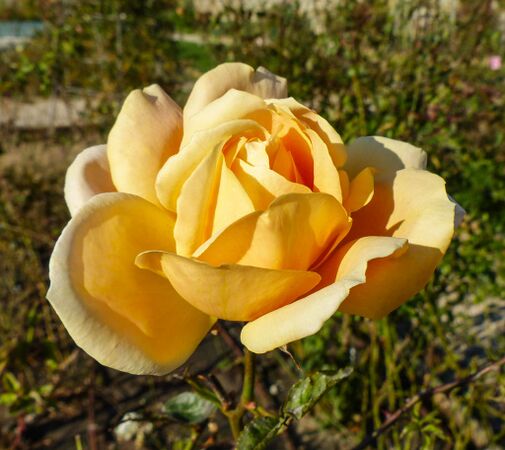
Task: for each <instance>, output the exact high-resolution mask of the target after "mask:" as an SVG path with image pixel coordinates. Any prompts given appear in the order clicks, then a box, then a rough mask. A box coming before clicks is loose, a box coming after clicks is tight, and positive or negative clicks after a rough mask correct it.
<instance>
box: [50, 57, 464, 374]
mask: <svg viewBox="0 0 505 450" xmlns="http://www.w3.org/2000/svg"><path fill="white" fill-rule="evenodd" d="M286 97H287V88H286V81H285V80H284V79H283V78H280V77H278V76H276V75H274V74H272V73H270V72H268V71H267V70H265V69H262V68H260V69H258V70H256V71H254V70H253V69H252V68H251V67H249V66H247V65H245V64H239V63H230V64H223V65H220V66H218V67H217V68H215V69H214V70H211V71H210V72H208V73H206V74H205V75H203V76H202V77H201V78H200V79H199V80H198V81H197V82H196V84H195V86H194V88H193V91H192V92H191V95H190V97H189V99H188V102H187V103H186V106H185V107H184V111H181V110H180V108H179V107H178V106H177V105H176V104H175V103H174V102H173V101H172V100H171V99H170V97H169V96H168V95H167V94H166V93H165V92H164V91H163V90H162V89H161V88H160V87H159V86H156V85H153V86H150V87H148V88H146V89H144V90H142V91H140V90H136V91H133V92H132V93H131V94H130V95H129V96H128V98H127V99H126V101H125V103H124V105H123V107H122V109H121V112H120V113H119V116H118V118H117V120H116V123H115V125H114V127H113V128H112V130H111V132H110V135H109V138H108V141H107V145H106V146H105V145H102V146H97V147H92V148H88V149H86V150H84V151H83V152H82V153H81V154H80V155H78V156H77V158H76V159H75V161H74V162H73V163H72V165H71V166H70V167H69V169H68V172H67V176H66V182H65V198H66V201H67V204H68V206H69V209H70V211H71V214H72V216H73V217H72V220H71V221H70V222H69V224H68V225H67V226H66V228H65V229H64V230H63V233H62V235H61V237H60V238H59V240H58V242H57V244H56V247H55V249H54V253H53V255H52V258H51V263H50V278H51V287H50V290H49V292H48V299H49V301H50V302H51V304H52V305H53V307H54V309H55V310H56V312H57V313H58V315H59V316H60V318H61V320H62V321H63V323H64V325H65V326H66V328H67V329H68V331H69V333H70V334H71V336H72V337H73V338H74V340H75V341H76V343H77V344H78V345H79V346H81V347H82V348H83V349H84V350H85V351H86V352H88V353H89V354H90V355H91V356H93V357H94V358H96V359H97V360H98V361H99V362H101V363H102V364H105V365H108V366H111V367H114V368H116V369H119V370H124V371H128V372H132V373H152V374H163V373H167V372H169V371H171V370H173V369H175V368H176V367H178V366H180V365H181V364H182V363H184V361H186V359H187V358H188V357H189V356H190V355H191V353H192V352H193V351H194V350H195V348H196V347H197V345H198V344H199V343H200V341H201V340H202V339H203V338H204V336H205V335H206V334H207V332H208V331H209V329H210V328H211V327H212V325H213V324H214V322H215V321H216V320H217V319H225V320H235V321H244V322H247V324H246V325H245V326H244V328H243V330H242V334H241V339H242V342H243V343H244V345H245V346H247V347H248V348H249V349H250V350H252V351H254V352H257V353H262V352H266V351H268V350H271V349H274V348H276V347H279V346H281V345H284V344H287V343H289V342H292V341H294V340H297V339H300V338H303V337H305V336H308V335H311V334H314V333H316V332H317V331H318V330H319V329H320V328H321V326H322V325H323V323H324V322H325V321H326V320H327V319H328V318H330V317H331V316H332V315H333V314H334V313H335V312H336V311H337V310H340V311H342V312H345V313H350V314H358V315H361V316H365V317H369V318H372V319H377V318H380V317H383V316H384V315H386V314H388V313H389V312H390V311H392V310H393V309H395V308H397V307H398V306H399V305H401V304H402V303H403V302H404V301H405V300H407V299H408V298H409V297H411V296H412V295H413V294H415V293H416V292H417V291H419V290H420V289H421V288H422V287H423V286H424V285H425V284H426V283H427V281H428V280H429V278H430V277H431V275H432V273H433V271H434V269H435V267H436V265H437V264H438V262H439V261H440V259H441V257H442V255H443V254H444V252H445V251H446V249H447V247H448V245H449V242H450V240H451V238H452V235H453V233H454V227H455V218H456V217H457V216H460V215H461V211H462V210H461V209H460V208H459V207H458V206H457V205H456V204H455V203H454V202H452V201H451V200H450V199H449V198H448V196H447V194H446V191H445V187H444V181H443V180H442V179H441V178H440V177H438V176H437V175H433V174H431V173H430V172H427V171H426V170H425V166H426V155H425V153H424V152H423V151H422V150H421V149H419V148H417V147H414V146H412V145H410V144H407V143H404V142H399V141H395V140H392V139H387V138H381V137H364V138H359V139H356V140H355V141H354V142H352V143H351V144H350V145H349V146H348V147H347V148H346V147H345V146H344V144H343V143H342V140H341V139H340V136H339V135H338V133H337V132H336V131H335V130H334V129H333V128H332V127H331V126H330V125H329V124H328V122H327V121H326V120H325V119H323V118H322V117H321V116H319V115H318V114H317V113H315V112H314V111H312V110H310V109H309V108H307V107H305V106H303V105H301V104H300V103H298V102H296V101H295V100H294V99H292V98H286Z"/></svg>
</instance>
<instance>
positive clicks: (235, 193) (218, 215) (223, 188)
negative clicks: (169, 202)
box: [181, 162, 255, 234]
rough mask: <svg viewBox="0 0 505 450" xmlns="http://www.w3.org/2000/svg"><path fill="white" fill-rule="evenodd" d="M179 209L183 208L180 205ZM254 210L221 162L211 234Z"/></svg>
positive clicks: (247, 197) (239, 185)
mask: <svg viewBox="0 0 505 450" xmlns="http://www.w3.org/2000/svg"><path fill="white" fill-rule="evenodd" d="M181 208H184V206H182V204H181ZM254 210H255V208H254V205H253V202H252V201H251V199H250V198H249V196H248V195H247V192H246V191H245V189H244V188H243V187H242V185H241V184H240V182H239V180H238V179H237V177H236V176H235V174H234V173H233V172H232V171H231V170H230V169H229V168H228V166H227V165H226V164H225V163H224V162H223V163H222V164H221V177H220V179H219V188H218V193H217V198H216V207H215V210H214V222H213V225H212V232H211V233H212V234H214V233H216V232H218V231H221V230H223V229H225V228H226V227H227V226H229V225H231V224H232V223H233V222H236V221H237V220H239V219H240V218H242V217H244V216H246V215H248V214H250V213H252V212H253V211H254Z"/></svg>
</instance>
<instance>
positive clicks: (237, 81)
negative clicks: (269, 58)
mask: <svg viewBox="0 0 505 450" xmlns="http://www.w3.org/2000/svg"><path fill="white" fill-rule="evenodd" d="M230 89H237V90H239V91H246V92H249V93H251V94H255V95H257V96H259V97H262V98H282V97H286V95H287V82H286V79H285V78H282V77H279V76H278V75H275V74H273V73H271V72H269V71H268V70H267V69H265V68H263V67H259V68H258V69H256V71H255V70H254V69H253V68H252V67H251V66H248V65H247V64H243V63H224V64H220V65H219V66H217V67H216V68H214V69H212V70H210V71H209V72H207V73H205V74H203V75H202V76H201V77H200V78H199V79H198V80H197V81H196V83H195V85H194V87H193V90H192V91H191V94H190V95H189V98H188V101H187V102H186V106H185V107H184V120H185V121H186V120H187V119H189V118H190V117H192V116H194V115H195V114H197V113H198V112H200V111H201V110H202V109H203V108H204V107H205V106H207V105H208V104H209V103H211V102H212V101H214V100H216V99H217V98H219V97H222V96H223V95H224V94H226V92H228V91H229V90H230Z"/></svg>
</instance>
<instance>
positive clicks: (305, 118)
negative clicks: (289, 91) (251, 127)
mask: <svg viewBox="0 0 505 450" xmlns="http://www.w3.org/2000/svg"><path fill="white" fill-rule="evenodd" d="M267 103H271V104H274V105H276V106H280V107H284V108H287V109H289V110H290V111H291V112H292V113H293V115H294V116H295V117H296V118H297V119H298V120H299V121H300V122H301V123H302V124H304V125H305V126H307V127H309V128H310V129H312V130H314V131H315V132H316V133H317V134H318V135H319V136H320V137H321V139H322V140H323V142H324V143H325V144H326V146H327V148H328V152H329V154H330V157H331V159H332V161H333V164H334V165H335V167H337V168H340V167H342V166H343V165H344V163H345V161H346V159H347V154H346V150H345V146H344V143H343V141H342V138H341V137H340V135H339V134H338V133H337V132H336V131H335V129H334V128H333V127H332V126H331V125H330V124H329V122H328V121H327V120H326V119H324V118H323V117H321V116H320V115H319V114H317V113H316V112H315V111H312V110H311V109H310V108H307V107H306V106H304V105H302V104H301V103H298V102H297V101H296V100H295V99H294V98H292V97H289V98H283V99H278V100H277V99H273V100H268V102H267Z"/></svg>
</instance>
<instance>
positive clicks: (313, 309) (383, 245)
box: [240, 237, 406, 353]
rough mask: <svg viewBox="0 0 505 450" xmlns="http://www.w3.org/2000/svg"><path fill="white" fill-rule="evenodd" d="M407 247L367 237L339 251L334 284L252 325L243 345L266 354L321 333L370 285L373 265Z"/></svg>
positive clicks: (402, 241) (247, 328) (396, 241)
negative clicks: (355, 292)
mask: <svg viewBox="0 0 505 450" xmlns="http://www.w3.org/2000/svg"><path fill="white" fill-rule="evenodd" d="M405 245H406V240H405V239H394V238H388V237H366V238H362V239H360V240H358V241H356V242H353V243H352V244H350V245H348V246H346V247H344V248H342V249H338V251H337V253H335V255H334V257H333V258H332V261H333V262H335V261H337V263H338V266H340V269H339V271H338V276H336V279H335V281H334V282H333V283H332V284H330V285H328V286H326V287H324V288H322V289H320V290H317V291H316V292H314V293H312V294H310V295H308V296H307V297H305V298H302V299H300V300H297V301H296V302H293V303H291V304H289V305H287V306H284V307H283V308H279V309H277V310H275V311H272V312H271V313H269V314H266V315H264V316H261V317H260V318H258V319H256V320H254V321H252V322H249V323H248V324H247V325H245V326H244V328H243V329H242V333H241V335H240V339H241V341H242V343H243V344H244V345H245V346H246V347H247V348H248V349H249V350H251V351H253V352H255V353H265V352H267V351H269V350H273V349H274V348H277V347H280V346H282V345H286V344H288V343H290V342H293V341H296V340H298V339H301V338H304V337H306V336H310V335H312V334H315V333H317V332H318V331H319V330H320V329H321V327H322V326H323V324H324V322H326V320H328V319H329V318H330V317H331V316H332V315H333V314H334V313H335V312H336V311H337V309H338V307H339V306H340V304H341V303H342V302H343V301H344V300H345V298H346V297H347V296H348V294H349V290H350V289H351V288H353V287H354V286H357V285H359V284H361V283H364V282H365V281H366V278H367V277H366V274H367V265H368V264H369V261H372V260H376V259H378V258H389V257H392V258H394V257H395V256H396V255H397V254H398V253H401V252H402V251H404V248H405Z"/></svg>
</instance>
